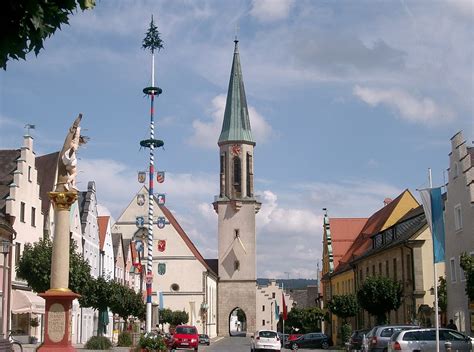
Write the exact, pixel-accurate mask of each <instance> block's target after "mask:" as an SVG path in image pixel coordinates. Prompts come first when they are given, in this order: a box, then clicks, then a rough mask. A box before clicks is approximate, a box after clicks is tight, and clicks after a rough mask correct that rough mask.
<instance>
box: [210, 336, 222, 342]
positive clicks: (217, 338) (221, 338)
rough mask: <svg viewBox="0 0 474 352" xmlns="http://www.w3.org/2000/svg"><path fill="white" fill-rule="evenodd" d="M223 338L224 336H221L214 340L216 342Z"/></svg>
mask: <svg viewBox="0 0 474 352" xmlns="http://www.w3.org/2000/svg"><path fill="white" fill-rule="evenodd" d="M223 338H224V337H223V336H220V337H218V338H216V339H215V340H213V341H212V342H213V343H215V342H217V341H220V340H222V339H223Z"/></svg>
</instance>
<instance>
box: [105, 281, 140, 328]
mask: <svg viewBox="0 0 474 352" xmlns="http://www.w3.org/2000/svg"><path fill="white" fill-rule="evenodd" d="M109 285H110V297H109V299H108V306H109V308H110V310H111V311H112V313H114V314H118V315H119V316H120V317H122V318H123V319H124V320H127V318H128V317H129V316H135V317H137V318H139V319H144V318H145V314H146V306H145V303H144V302H143V299H142V297H141V295H140V294H139V293H136V292H135V291H134V290H133V289H131V288H130V287H126V286H124V285H122V284H120V283H118V282H116V281H114V280H111V281H109Z"/></svg>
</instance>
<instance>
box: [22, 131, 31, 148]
mask: <svg viewBox="0 0 474 352" xmlns="http://www.w3.org/2000/svg"><path fill="white" fill-rule="evenodd" d="M23 147H24V148H27V149H29V150H31V151H33V137H32V136H30V135H29V134H25V135H24V136H23Z"/></svg>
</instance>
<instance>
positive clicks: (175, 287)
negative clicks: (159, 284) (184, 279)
mask: <svg viewBox="0 0 474 352" xmlns="http://www.w3.org/2000/svg"><path fill="white" fill-rule="evenodd" d="M171 291H175V292H176V291H179V285H178V284H171Z"/></svg>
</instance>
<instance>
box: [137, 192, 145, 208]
mask: <svg viewBox="0 0 474 352" xmlns="http://www.w3.org/2000/svg"><path fill="white" fill-rule="evenodd" d="M137 204H138V205H139V206H141V207H142V206H143V205H144V204H145V195H144V194H137Z"/></svg>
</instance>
